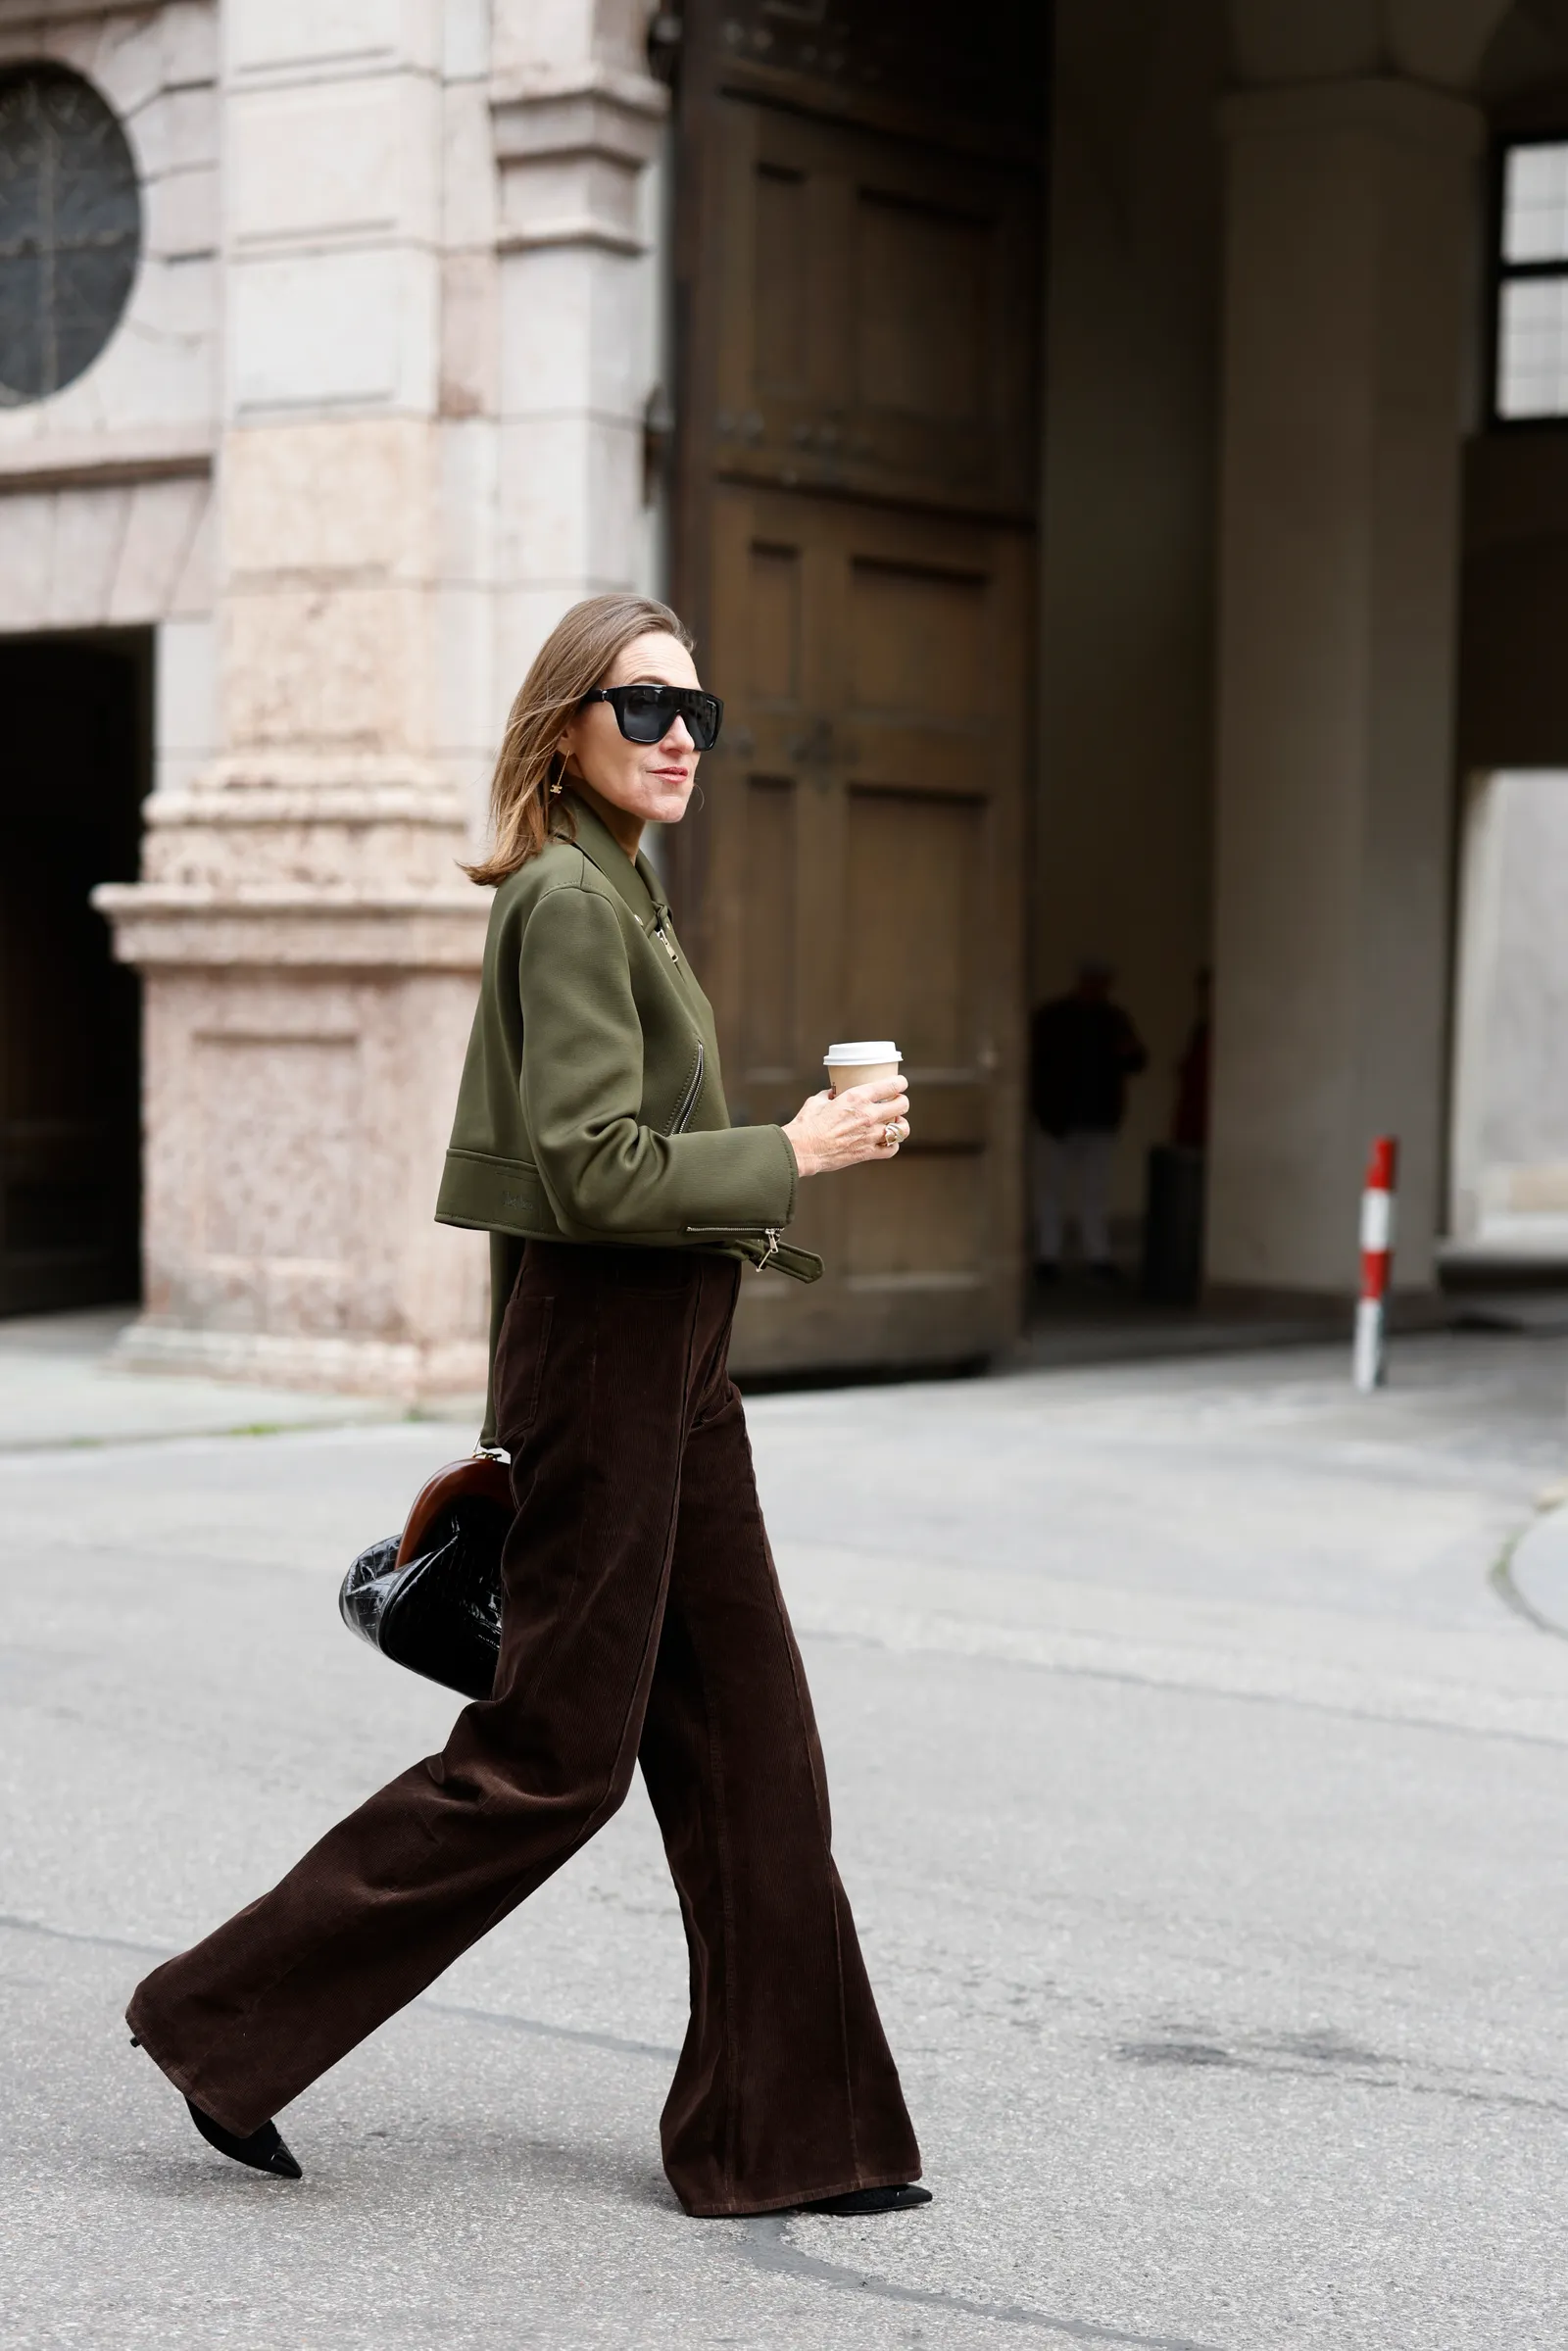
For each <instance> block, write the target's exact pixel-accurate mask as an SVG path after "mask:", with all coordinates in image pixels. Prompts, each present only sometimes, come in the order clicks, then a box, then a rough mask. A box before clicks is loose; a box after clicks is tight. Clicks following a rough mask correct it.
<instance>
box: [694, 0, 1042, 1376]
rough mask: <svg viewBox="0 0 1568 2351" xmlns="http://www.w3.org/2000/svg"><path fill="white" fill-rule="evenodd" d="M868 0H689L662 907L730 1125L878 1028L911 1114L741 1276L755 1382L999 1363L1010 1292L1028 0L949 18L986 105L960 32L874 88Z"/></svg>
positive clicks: (1025, 502) (1035, 94) (1027, 539)
mask: <svg viewBox="0 0 1568 2351" xmlns="http://www.w3.org/2000/svg"><path fill="white" fill-rule="evenodd" d="M860 13H861V14H862V15H863V17H864V18H865V20H866V23H867V24H868V26H869V27H870V30H869V32H868V34H867V37H866V40H865V42H864V43H862V45H861V47H860V48H859V49H858V50H857V48H856V47H855V44H854V39H853V33H854V24H853V23H851V22H848V21H846V20H844V19H843V12H842V11H839V10H835V11H833V12H832V14H833V18H834V19H835V20H836V21H837V34H836V37H837V38H838V40H839V43H840V46H839V48H838V50H837V51H832V52H825V51H824V48H823V45H822V44H823V42H824V40H825V37H826V36H825V35H824V34H823V33H822V31H821V29H820V27H821V25H822V24H823V23H824V19H825V12H824V11H823V10H822V9H820V8H817V7H815V6H814V5H813V0H801V5H795V6H789V7H785V6H783V5H774V6H771V7H770V6H769V5H768V0H755V5H753V6H751V7H750V8H743V9H739V10H737V9H734V8H730V9H727V10H724V11H722V12H720V11H718V10H716V9H713V10H710V9H709V8H708V7H707V5H706V0H704V4H703V5H699V6H698V7H697V8H696V10H695V11H694V12H693V13H692V14H691V16H690V17H689V20H688V54H687V59H686V64H685V69H684V70H685V73H686V76H687V80H686V84H685V87H684V89H683V99H682V116H683V124H684V129H685V146H684V156H685V164H684V178H683V223H684V230H685V234H684V238H683V247H682V251H683V271H684V274H683V288H684V294H685V315H686V318H687V320H688V330H687V367H686V372H685V383H684V389H683V404H682V418H683V437H682V478H681V501H680V516H681V529H680V543H679V559H678V563H677V571H678V581H677V595H678V597H679V599H680V600H681V601H682V603H683V604H684V606H685V608H686V609H687V610H688V611H689V612H691V613H692V614H693V616H694V618H695V620H696V622H697V626H698V629H699V633H700V637H701V647H700V655H701V660H702V661H703V665H704V671H705V675H706V676H707V678H708V680H709V682H710V683H711V684H712V685H713V686H714V687H715V689H716V690H717V691H718V692H720V693H722V694H723V695H724V697H725V700H726V704H727V709H728V715H727V717H726V721H725V733H724V739H723V741H722V742H721V744H720V746H719V748H718V750H717V752H715V753H714V754H713V755H712V756H711V758H710V759H708V760H706V761H705V762H704V768H703V783H704V790H705V794H706V806H705V808H704V809H703V810H702V812H701V814H700V816H699V817H698V819H697V822H696V824H695V825H693V823H692V821H691V820H690V819H689V820H688V824H687V826H685V827H683V828H682V834H683V835H684V836H685V838H684V839H682V840H680V843H679V853H678V854H679V862H678V865H677V885H678V887H679V889H680V894H681V896H682V899H683V905H682V909H681V910H682V918H683V921H684V923H685V924H686V926H687V928H688V932H689V935H692V936H693V937H694V938H695V939H696V940H697V941H698V942H699V943H700V953H701V957H702V967H703V970H704V975H705V980H706V982H707V985H708V987H709V990H710V993H711V995H712V996H713V999H714V1003H715V1005H716V1007H717V1009H718V1013H719V1021H720V1037H721V1042H722V1046H723V1053H724V1070H725V1079H726V1085H727V1088H728V1091H729V1096H730V1102H731V1107H732V1111H733V1113H734V1115H735V1116H736V1117H737V1118H748V1119H753V1120H765V1119H776V1118H788V1117H789V1116H791V1115H792V1114H793V1112H794V1111H795V1110H796V1108H798V1106H799V1104H800V1102H801V1100H802V1098H803V1097H804V1096H805V1095H806V1094H808V1093H809V1092H811V1091H813V1090H814V1089H815V1088H816V1087H817V1086H819V1085H820V1084H821V1083H822V1070H821V1056H822V1053H823V1052H824V1050H825V1049H826V1047H827V1046H828V1045H829V1044H830V1043H831V1042H832V1041H833V1040H834V1039H835V1038H841V1037H861V1036H874V1037H881V1036H892V1037H895V1038H896V1039H897V1040H898V1042H899V1044H900V1045H901V1047H902V1048H903V1049H904V1053H905V1057H906V1066H907V1071H908V1075H909V1080H910V1088H911V1095H912V1105H913V1106H912V1111H911V1117H912V1121H913V1127H914V1135H913V1139H912V1140H911V1142H910V1144H909V1145H908V1146H907V1147H906V1149H905V1151H903V1152H901V1154H900V1156H899V1158H898V1160H897V1161H896V1163H895V1164H894V1165H892V1166H891V1167H875V1168H863V1169H858V1170H856V1171H854V1172H853V1173H851V1174H848V1175H843V1176H837V1177H834V1178H832V1179H830V1180H827V1181H823V1182H820V1183H813V1184H811V1185H809V1186H808V1187H807V1188H806V1190H805V1191H804V1193H803V1196H802V1206H801V1213H800V1215H799V1218H798V1220H797V1223H796V1226H795V1227H794V1230H793V1234H792V1238H795V1239H797V1240H799V1241H801V1242H802V1243H804V1244H805V1245H806V1246H808V1247H809V1248H815V1249H820V1250H821V1251H822V1253H823V1254H824V1256H825V1257H826V1259H827V1261H828V1267H829V1271H828V1275H827V1277H826V1279H825V1280H824V1281H823V1282H821V1283H820V1284H818V1285H816V1286H815V1287H814V1288H812V1289H810V1290H803V1289H801V1288H799V1287H798V1286H797V1285H795V1284H793V1283H789V1282H786V1281H781V1280H778V1279H776V1278H773V1277H768V1278H766V1279H762V1280H759V1281H756V1282H749V1283H748V1285H747V1292H746V1297H745V1299H744V1302H743V1307H742V1315H741V1321H740V1326H739V1329H738V1332H737V1340H736V1360H737V1362H738V1363H739V1364H740V1365H741V1366H742V1367H743V1368H748V1369H751V1370H754V1371H755V1370H765V1369H787V1368H802V1367H808V1366H813V1365H824V1366H825V1365H830V1364H835V1363H862V1364H872V1363H888V1364H896V1363H901V1362H928V1363H929V1362H943V1361H956V1360H960V1359H963V1358H967V1357H972V1356H975V1355H979V1354H984V1353H987V1352H989V1351H991V1350H992V1349H994V1348H995V1347H997V1346H999V1345H1000V1344H1002V1343H1003V1342H1004V1341H1005V1339H1006V1338H1007V1337H1008V1336H1009V1334H1010V1333H1011V1332H1012V1330H1013V1329H1014V1328H1015V1327H1016V1322H1017V1317H1018V1312H1019V1305H1020V1299H1021V1288H1022V1259H1021V1243H1022V1214H1021V1161H1022V1125H1021V1114H1020V1109H1021V1090H1022V1060H1023V1055H1022V1030H1023V1018H1022V1015H1023V957H1022V928H1023V891H1024V875H1025V870H1026V857H1025V840H1024V805H1025V779H1026V773H1027V766H1028V756H1027V744H1028V733H1029V728H1028V713H1029V702H1030V680H1031V658H1030V656H1031V645H1032V634H1033V619H1032V603H1033V599H1032V578H1033V571H1034V542H1033V498H1034V482H1035V474H1036V463H1037V458H1036V451H1037V442H1038V432H1037V414H1036V388H1035V387H1036V377H1037V370H1036V367H1035V338H1036V324H1035V322H1036V318H1037V308H1038V305H1037V289H1036V255H1037V250H1038V239H1037V236H1036V215H1037V207H1038V193H1037V191H1038V174H1037V170H1036V162H1037V159H1036V154H1035V144H1034V139H1033V135H1032V132H1031V130H1030V126H1029V122H1028V120H1027V111H1028V110H1027V108H1025V109H1024V110H1023V115H1022V117H1020V110H1019V106H1018V100H1019V96H1020V90H1019V86H1018V79H1017V77H1018V75H1019V74H1020V73H1024V72H1025V71H1026V69H1027V70H1031V71H1032V70H1036V69H1035V66H1034V62H1033V59H1032V54H1031V50H1030V45H1029V42H1028V39H1027V38H1026V34H1027V32H1028V30H1029V29H1030V24H1025V22H1024V20H1025V18H1026V17H1029V16H1030V12H1027V11H1018V12H1016V13H1014V12H1011V11H1009V10H1007V9H999V10H997V11H995V12H993V16H994V20H995V21H994V22H993V23H992V24H991V27H990V30H991V36H992V48H991V49H990V50H989V51H988V50H987V49H986V47H985V43H984V42H981V43H979V44H978V46H977V44H976V42H975V40H974V38H973V36H972V29H971V30H970V31H968V32H967V33H966V41H967V55H966V73H967V74H968V76H969V78H968V81H967V83H963V82H961V81H960V83H959V84H958V85H957V86H958V90H959V95H960V96H961V94H962V90H963V88H964V87H967V88H968V90H969V92H970V96H971V100H972V101H973V103H974V105H975V107H976V111H977V112H980V111H983V109H982V108H981V105H980V101H981V99H982V98H983V96H984V93H985V90H986V88H987V86H992V87H994V88H996V89H997V90H998V93H999V94H998V96H997V101H996V103H995V104H994V105H993V106H992V109H991V113H990V117H989V120H988V121H987V122H986V124H985V127H984V128H983V129H982V128H981V127H979V126H978V124H977V122H976V121H975V119H974V118H973V117H972V116H970V115H966V114H965V112H964V108H963V105H962V104H959V103H949V104H947V105H946V106H944V105H943V104H942V103H941V100H942V97H943V90H942V88H941V87H939V86H938V85H939V84H940V83H941V80H942V75H941V70H940V69H941V66H942V62H943V60H944V58H945V57H947V56H948V54H949V49H948V48H945V47H944V45H943V44H944V42H947V43H948V44H949V46H950V47H951V44H952V43H953V41H954V40H955V39H956V35H955V34H953V33H952V32H951V31H950V29H949V28H948V25H947V24H946V22H945V21H944V20H941V19H939V18H938V17H937V16H936V15H935V14H930V15H928V16H926V17H925V18H923V19H922V20H921V24H922V29H923V32H924V36H925V46H924V48H923V49H920V48H919V46H918V44H916V46H915V49H914V51H913V53H912V54H911V53H909V52H908V51H907V50H906V51H901V52H900V56H899V61H898V62H899V70H900V73H902V76H903V80H902V85H900V86H894V87H892V88H891V89H890V88H889V86H888V84H889V79H890V75H889V74H888V73H884V74H883V76H882V79H881V80H880V81H878V82H873V81H872V79H871V78H870V63H868V61H870V62H871V63H874V60H875V59H876V58H877V57H878V56H879V55H881V54H883V53H882V52H881V51H880V50H878V48H877V47H876V44H875V38H874V37H873V36H874V35H875V34H876V32H877V30H878V19H879V18H880V19H881V20H882V22H884V23H885V21H886V20H887V17H888V13H889V12H887V11H886V10H881V11H878V10H877V9H876V8H875V7H874V6H872V5H871V0H866V5H865V6H864V8H863V9H862V11H861V12H860ZM979 13H980V14H981V15H982V16H984V15H985V14H986V12H985V11H984V10H982V11H980V12H979ZM854 14H855V12H854V11H852V12H851V18H853V17H854ZM915 15H916V16H917V17H919V16H920V12H919V11H916V12H915ZM1033 16H1034V17H1037V16H1038V11H1036V12H1033ZM1030 22H1031V24H1032V22H1033V18H1031V20H1030ZM812 24H816V25H817V26H818V28H819V29H818V40H817V46H816V47H815V48H814V49H813V48H812V44H811V42H810V41H809V39H808V37H807V35H808V34H809V30H810V27H811V25H812ZM828 29H829V31H831V30H832V29H833V27H832V26H831V25H829V27H828ZM786 35H787V36H788V37H786ZM757 36H762V37H761V38H760V39H759V38H758V37H757ZM1009 43H1010V44H1011V46H1010V48H1009V47H1008V44H1009ZM807 50H810V51H811V60H809V61H808V63H806V64H803V62H802V56H803V52H805V51H807ZM780 52H783V55H784V62H783V63H780V62H778V58H779V54H780ZM824 54H826V55H832V56H836V58H837V65H836V68H835V70H834V72H832V73H828V72H826V71H825V70H820V68H821V60H822V58H823V56H824ZM987 56H990V58H991V60H992V65H993V68H994V72H995V75H996V76H997V77H1001V76H1002V75H1003V73H1004V66H1005V58H1006V57H1008V56H1010V57H1011V59H1012V61H1013V68H1012V78H1011V80H1010V81H1008V82H1006V83H1005V87H1003V86H1002V83H1001V82H1000V80H996V81H994V82H993V84H992V85H987V84H986V82H985V77H984V75H983V74H980V75H979V76H978V78H977V74H976V66H977V58H978V60H979V62H980V64H982V65H983V64H984V62H985V59H986V57H987ZM811 62H815V63H816V64H817V66H818V68H819V70H818V71H816V72H814V73H813V72H812V71H811V70H810V64H811ZM862 69H864V70H862ZM911 77H912V86H911ZM1022 94H1023V96H1024V97H1025V98H1026V99H1027V100H1028V101H1029V102H1030V103H1031V104H1033V105H1035V106H1038V104H1039V103H1040V101H1041V98H1042V96H1043V93H1041V92H1040V91H1039V90H1038V89H1033V90H1031V89H1029V88H1027V86H1025V88H1024V90H1023V93H1022ZM949 96H950V97H951V96H952V92H951V90H950V91H949ZM932 101H937V103H936V104H933V103H932Z"/></svg>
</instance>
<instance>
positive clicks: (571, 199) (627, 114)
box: [490, 65, 669, 254]
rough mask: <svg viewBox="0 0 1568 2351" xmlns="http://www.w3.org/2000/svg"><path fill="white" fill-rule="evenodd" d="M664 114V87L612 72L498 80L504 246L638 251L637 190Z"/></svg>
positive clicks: (494, 95)
mask: <svg viewBox="0 0 1568 2351" xmlns="http://www.w3.org/2000/svg"><path fill="white" fill-rule="evenodd" d="M668 113H669V92H668V90H667V89H666V88H665V87H664V85H663V83H662V82H660V81H655V80H654V79H653V78H652V77H651V76H650V75H648V74H641V73H625V72H620V71H617V70H616V69H615V68H613V67H610V66H603V65H593V66H587V67H582V68H578V69H574V70H573V71H571V72H568V73H554V72H549V71H546V70H544V69H538V70H535V71H530V72H526V73H512V74H509V75H507V76H506V77H505V78H504V79H500V80H497V81H495V82H493V83H492V84H491V90H490V114H491V121H492V123H493V125H494V133H495V143H496V161H497V163H498V165H499V167H500V171H501V224H500V229H499V232H498V235H497V240H496V241H497V246H498V249H499V250H500V251H501V252H503V253H519V252H527V251H530V250H533V249H536V248H539V247H548V246H563V245H567V246H584V247H588V248H593V247H598V248H599V249H601V250H602V251H607V252H611V253H620V254H638V253H641V252H642V251H643V250H644V247H645V239H644V238H643V236H642V233H641V230H640V227H639V223H638V218H637V185H638V181H639V179H640V177H641V174H642V172H643V171H644V169H645V167H646V166H647V165H648V164H649V163H651V162H652V161H653V158H654V157H655V155H657V154H658V152H659V145H660V141H661V139H662V136H663V129H664V122H665V119H666V117H667V115H668Z"/></svg>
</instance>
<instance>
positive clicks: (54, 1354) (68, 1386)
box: [0, 1306, 483, 1452]
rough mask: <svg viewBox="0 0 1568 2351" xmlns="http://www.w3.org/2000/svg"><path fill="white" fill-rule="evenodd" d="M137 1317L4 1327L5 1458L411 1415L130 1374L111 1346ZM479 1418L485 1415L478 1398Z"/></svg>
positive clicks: (117, 1311) (1, 1444)
mask: <svg viewBox="0 0 1568 2351" xmlns="http://www.w3.org/2000/svg"><path fill="white" fill-rule="evenodd" d="M131 1316H132V1309H131V1308H130V1307H128V1306H126V1307H98V1308H92V1309H90V1310H88V1311H86V1312H84V1313H80V1314H49V1315H17V1316H12V1317H9V1318H7V1319H5V1320H0V1451H4V1452H16V1451H19V1450H21V1451H30V1450H36V1449H38V1448H40V1447H44V1446H56V1445H124V1444H129V1443H134V1442H136V1441H137V1440H138V1439H150V1438H157V1437H202V1436H223V1435H234V1436H248V1435H273V1434H275V1433H276V1432H277V1431H278V1430H280V1429H310V1428H343V1427H345V1426H348V1425H350V1424H352V1423H356V1422H365V1421H381V1420H402V1419H406V1418H407V1417H408V1413H407V1408H406V1406H404V1405H402V1404H400V1403H398V1402H395V1401H393V1400H392V1399H390V1398H388V1397H384V1396H339V1395H313V1394H311V1393H310V1392H309V1391H306V1390H301V1389H284V1388H265V1387H260V1386H257V1385H256V1384H254V1383H252V1382H249V1381H233V1380H205V1379H190V1378H186V1377H184V1376H183V1375H181V1374H178V1373H173V1372H162V1371H139V1370H129V1369H124V1368H123V1367H122V1366H121V1365H120V1364H119V1363H118V1362H117V1360H116V1357H115V1351H114V1349H115V1341H116V1340H117V1339H118V1338H119V1336H120V1333H121V1332H122V1331H123V1329H124V1327H125V1325H126V1324H127V1323H128V1322H129V1321H130V1320H131ZM477 1410H478V1411H481V1412H482V1410H483V1399H482V1398H479V1399H478V1401H477Z"/></svg>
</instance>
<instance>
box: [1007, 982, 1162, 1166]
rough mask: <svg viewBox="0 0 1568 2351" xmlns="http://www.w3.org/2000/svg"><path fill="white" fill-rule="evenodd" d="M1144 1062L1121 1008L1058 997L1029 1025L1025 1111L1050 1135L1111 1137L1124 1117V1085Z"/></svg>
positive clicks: (1134, 1032) (1043, 1006) (1038, 1011)
mask: <svg viewBox="0 0 1568 2351" xmlns="http://www.w3.org/2000/svg"><path fill="white" fill-rule="evenodd" d="M1148 1061H1149V1055H1148V1053H1146V1052H1145V1051H1144V1047H1143V1044H1142V1041H1141V1040H1140V1038H1139V1035H1138V1032H1137V1030H1136V1029H1135V1028H1134V1027H1133V1024H1132V1022H1131V1021H1130V1020H1129V1019H1128V1017H1127V1015H1126V1013H1125V1012H1124V1011H1123V1010H1122V1008H1121V1006H1120V1005H1119V1004H1108V1003H1106V1002H1104V1001H1103V1000H1101V999H1096V998H1093V997H1085V996H1059V997H1056V998H1055V999H1054V1001H1053V1002H1052V1003H1051V1004H1041V1005H1039V1006H1038V1008H1037V1009H1036V1011H1035V1015H1034V1018H1033V1019H1032V1021H1031V1022H1030V1024H1029V1107H1030V1109H1031V1111H1032V1112H1033V1114H1034V1116H1035V1118H1036V1119H1037V1120H1038V1121H1039V1123H1040V1125H1041V1126H1042V1127H1044V1129H1045V1131H1046V1133H1047V1134H1048V1135H1055V1136H1058V1137H1059V1136H1062V1135H1071V1134H1076V1133H1089V1134H1099V1135H1113V1134H1114V1133H1115V1132H1116V1130H1117V1128H1118V1127H1119V1126H1120V1125H1121V1122H1122V1119H1123V1117H1124V1115H1125V1114H1126V1109H1127V1080H1128V1079H1129V1078H1130V1077H1136V1075H1137V1074H1138V1072H1139V1070H1141V1069H1143V1068H1145V1067H1147V1065H1148Z"/></svg>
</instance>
